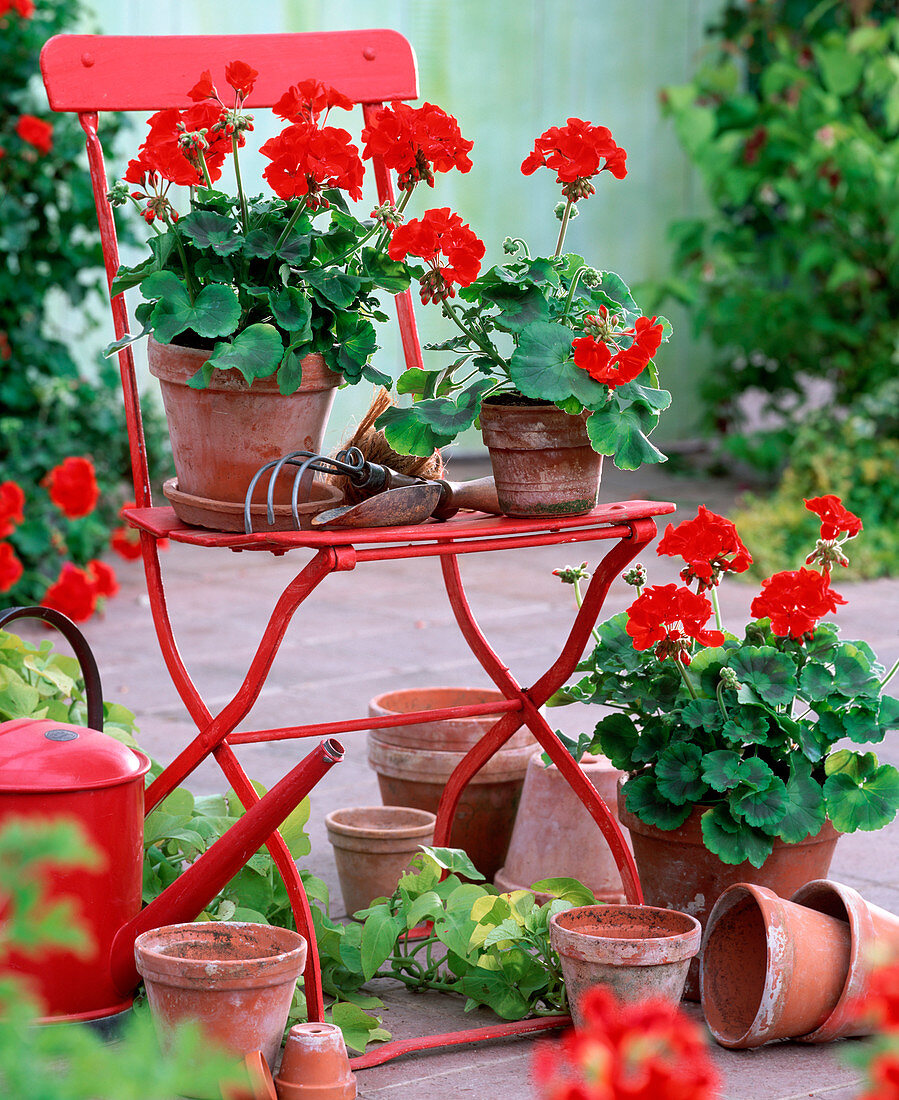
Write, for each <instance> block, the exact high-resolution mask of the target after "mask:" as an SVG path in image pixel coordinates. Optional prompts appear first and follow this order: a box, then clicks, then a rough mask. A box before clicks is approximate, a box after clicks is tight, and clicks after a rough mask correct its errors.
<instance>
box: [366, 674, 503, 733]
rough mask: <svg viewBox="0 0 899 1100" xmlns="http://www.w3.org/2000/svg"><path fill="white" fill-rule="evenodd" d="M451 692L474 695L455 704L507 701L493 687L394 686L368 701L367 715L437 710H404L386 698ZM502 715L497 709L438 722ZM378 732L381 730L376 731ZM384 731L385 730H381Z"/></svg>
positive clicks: (377, 716) (378, 715) (462, 720)
mask: <svg viewBox="0 0 899 1100" xmlns="http://www.w3.org/2000/svg"><path fill="white" fill-rule="evenodd" d="M445 693H446V694H448V693H452V694H453V695H463V696H474V698H470V699H469V700H468V702H467V703H456V704H454V705H455V706H469V705H471V704H477V703H507V702H508V701H509V699H508V696H506V695H503V693H502V692H501V691H497V690H496V689H495V688H475V687H453V686H452V685H447V684H438V685H437V686H436V687H430V686H428V687H413V688H396V689H394V690H392V691H384V692H381V694H380V695H375V696H373V697H372V698H371V699H369V701H368V716H369V718H381V717H384V716H386V715H393V714H397V715H399V714H412V713H413V712H414V711H416V710H425V709H429V710H439V709H442V708H440V707H429V708H424V707H410V708H409V709H408V710H404V709H403V708H402V707H397V706H391V705H390V703H389V702H388V700H391V699H397V698H402V697H409V696H414V695H425V694H427V695H430V696H436V695H440V694H445ZM445 705H446V704H445ZM501 715H502V711H497V712H496V714H495V715H493V714H472V715H470V716H469V717H467V718H445V719H444V718H439V719H437V721H439V722H444V721H446V722H466V723H467V722H482V721H483V720H484V719H494V720H496V719H497V718H499V717H500V716H501ZM378 732H379V733H380V732H382V731H380V730H379V731H378ZM383 732H386V731H383Z"/></svg>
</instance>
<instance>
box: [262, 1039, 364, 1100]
mask: <svg viewBox="0 0 899 1100" xmlns="http://www.w3.org/2000/svg"><path fill="white" fill-rule="evenodd" d="M275 1088H276V1089H277V1090H278V1100H353V1098H354V1097H355V1095H356V1078H355V1077H354V1076H353V1073H352V1071H351V1070H350V1063H349V1059H348V1057H347V1052H346V1044H345V1043H344V1041H343V1035H342V1033H341V1031H340V1028H339V1027H337V1026H336V1024H324V1023H315V1022H313V1021H310V1022H309V1023H307V1024H295V1025H294V1026H293V1027H292V1028H291V1029H290V1031H289V1032H288V1033H287V1041H286V1043H285V1045H284V1056H283V1057H282V1059H281V1068H280V1069H279V1070H278V1075H277V1076H276V1077H275Z"/></svg>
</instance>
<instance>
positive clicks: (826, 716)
mask: <svg viewBox="0 0 899 1100" xmlns="http://www.w3.org/2000/svg"><path fill="white" fill-rule="evenodd" d="M877 713H878V712H877V710H876V709H874V708H872V707H865V706H860V707H845V708H843V709H841V710H832V711H824V712H823V713H822V714H820V715H819V717H818V726H819V727H820V729H821V732H822V733H823V734H824V735H825V736H826V737H827V738H829V740H830V741H831V743H833V742H834V741H839V740H840V738H842V737H848V738H849V740H850V741H854V742H855V743H856V744H857V745H866V744H867V743H868V742H869V741H882V740H883V738H884V736H885V735H886V729H885V728H884V727H882V726H879V725H878V722H877Z"/></svg>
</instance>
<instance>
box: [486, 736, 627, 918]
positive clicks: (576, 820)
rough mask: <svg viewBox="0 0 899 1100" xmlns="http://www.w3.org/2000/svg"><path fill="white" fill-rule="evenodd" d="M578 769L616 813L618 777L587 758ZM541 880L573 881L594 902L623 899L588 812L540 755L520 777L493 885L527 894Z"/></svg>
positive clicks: (599, 760) (601, 761)
mask: <svg viewBox="0 0 899 1100" xmlns="http://www.w3.org/2000/svg"><path fill="white" fill-rule="evenodd" d="M580 766H581V771H582V772H583V773H584V774H585V775H586V776H587V778H588V779H589V780H590V782H591V783H592V784H593V786H594V787H595V788H596V790H597V791H598V793H599V796H600V797H601V798H602V800H603V801H604V802H605V804H606V805H607V806H608V807H609V809H610V810H611V811H612V813H613V814H616V808H615V807H616V795H615V791H616V788H617V785H618V780H619V779H620V778H621V772H620V771H618V770H617V768H613V767H612V765H611V764H610V763H609V761H608V760H607V759H606V758H605V757H604V756H592V755H590V754H589V753H588V754H587V755H586V756H584V757H582V759H581V761H580ZM616 816H617V814H616ZM544 878H576V879H578V880H579V881H580V882H583V883H584V885H585V886H589V887H590V889H591V890H592V891H593V893H594V894H595V895H596V898H597V900H598V901H612V902H623V901H624V900H625V896H624V890H623V888H622V885H621V875H620V874H619V871H618V867H617V866H616V864H615V860H614V859H613V858H612V853H611V852H610V851H609V846H608V844H607V843H606V841H605V839H604V838H603V835H602V833H601V832H600V831H599V828H598V827H597V824H596V822H595V821H594V820H593V818H592V817H591V816H590V812H589V810H588V809H587V808H586V806H584V804H583V803H582V802H581V800H580V799H579V798H578V796H577V795H576V794H575V793H574V791H573V790H572V789H571V787H570V786H569V785H568V782H567V780H566V779H565V777H564V776H563V775H562V773H561V772H560V771H559V769H558V768H557V767H556V766H555V764H551V765H550V766H549V767H548V768H547V767H546V766H545V765H544V763H543V759H542V756H541V754H539V753H535V754H534V755H533V756H532V757H531V759H530V761H529V763H528V770H527V775H526V776H525V777H524V789H523V790H522V792H521V802H519V804H518V813H517V814H516V815H515V827H514V828H513V830H512V839H511V840H510V841H509V851H508V853H507V854H506V863H505V866H504V867H501V868H500V870H499V871H497V873H496V878H495V879H494V880H493V881H494V884H495V886H496V888H497V889H498V890H501V891H503V892H504V893H507V892H509V891H511V890H522V889H527V888H528V887H529V886H530V885H531V884H532V883H534V882H538V881H539V880H540V879H544ZM548 898H549V895H548V894H541V893H539V892H538V893H537V900H538V901H539V902H540V903H541V904H542V903H543V902H544V901H547V900H548Z"/></svg>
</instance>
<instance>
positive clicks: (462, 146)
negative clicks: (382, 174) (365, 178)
mask: <svg viewBox="0 0 899 1100" xmlns="http://www.w3.org/2000/svg"><path fill="white" fill-rule="evenodd" d="M362 140H363V142H364V143H365V145H364V149H363V152H362V156H363V158H364V159H365V160H369V159H371V157H373V156H380V157H383V158H384V163H385V165H386V166H387V167H388V168H394V169H396V171H397V172H398V173H399V179H398V180H397V186H398V187H399V189H400V190H401V191H411V190H412V188H413V187H414V186H415V185H416V184H417V183H419V182H420V181H422V180H424V181H425V182H426V183H427V184H428V185H429V186H431V187H433V186H434V173H435V172H449V171H450V170H451V169H453V168H458V169H459V171H460V172H467V171H469V169H470V168H471V161H470V160H469V158H468V154H469V153H470V152H471V149H472V147H473V145H474V142H473V141H466V140H465V138H463V137H462V133H461V131H460V130H459V123H458V122H457V121H456V119H454V118H453V116H452V115H448V114H447V113H446V111H443V110H441V108H440V107H436V106H435V105H434V104H433V103H425V104H423V105H422V106H421V107H410V106H409V105H408V104H407V103H391V105H390V106H389V107H382V108H381V110H380V111H378V112H377V113H376V114H375V117H374V119H373V120H372V121H371V122H370V123H369V125H368V126H366V127H365V129H364V130H363V131H362Z"/></svg>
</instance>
